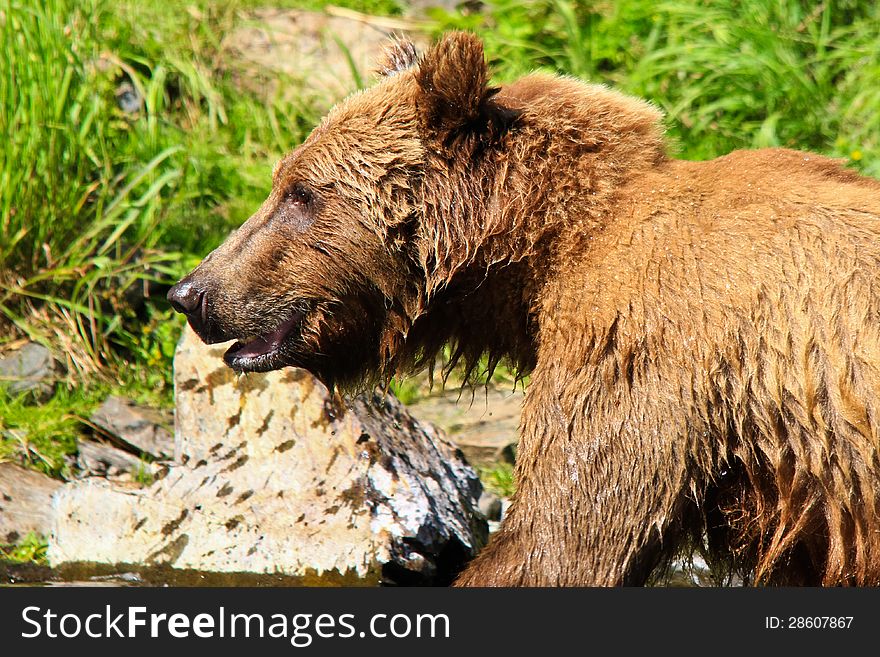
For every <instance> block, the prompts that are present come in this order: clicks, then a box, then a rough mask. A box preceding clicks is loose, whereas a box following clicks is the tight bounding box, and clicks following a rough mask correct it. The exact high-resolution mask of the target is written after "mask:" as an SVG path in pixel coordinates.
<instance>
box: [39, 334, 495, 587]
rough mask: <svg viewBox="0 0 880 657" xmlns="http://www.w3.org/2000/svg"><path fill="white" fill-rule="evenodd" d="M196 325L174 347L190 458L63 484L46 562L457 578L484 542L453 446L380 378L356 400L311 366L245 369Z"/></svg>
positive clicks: (355, 578)
mask: <svg viewBox="0 0 880 657" xmlns="http://www.w3.org/2000/svg"><path fill="white" fill-rule="evenodd" d="M224 350H225V347H223V346H220V347H218V346H211V347H206V346H205V345H203V344H202V343H201V342H200V341H199V340H198V338H196V337H195V335H194V334H193V333H192V332H191V331H190V330H189V329H188V328H187V329H186V331H185V334H184V336H183V338H182V340H181V343H180V344H179V346H178V350H177V353H176V356H175V395H176V402H177V412H176V426H175V442H176V453H177V456H178V458H179V461H180V464H179V465H172V466H169V467H168V469H167V474H166V475H165V476H164V477H163V478H162V479H161V480H159V481H157V482H155V483H154V484H153V485H151V486H150V487H148V488H145V489H139V490H137V489H133V488H130V489H126V488H122V487H119V486H116V485H113V484H111V483H109V482H106V481H102V480H99V479H88V480H85V481H81V482H76V483H73V484H71V485H68V486H65V487H64V488H63V489H61V490H60V491H59V492H58V494H56V496H55V498H54V514H53V528H52V534H51V537H50V542H49V554H48V556H49V561H50V563H51V564H52V565H53V566H56V565H60V564H65V563H71V562H82V561H92V562H99V563H107V564H121V563H127V564H154V565H167V566H171V567H173V568H178V569H194V570H202V571H214V572H251V573H278V574H285V575H292V576H299V577H302V578H303V581H304V582H306V583H311V584H315V583H334V584H340V583H348V584H353V583H359V584H375V583H379V582H386V583H398V584H414V583H419V584H423V583H448V582H449V581H450V579H451V578H452V576H453V575H454V574H455V572H456V571H457V570H458V569H459V568H460V567H461V566H462V565H463V564H464V562H465V561H466V560H467V559H469V558H470V557H471V556H473V555H474V554H475V552H476V551H477V550H478V549H479V548H480V547H481V546H482V545H483V544H484V542H485V540H486V536H487V527H486V522H485V520H484V519H483V517H482V515H481V514H480V512H479V510H478V508H477V500H478V499H479V496H480V492H481V486H480V482H479V479H478V477H477V475H476V473H475V472H474V471H473V470H472V469H471V468H470V466H468V465H467V464H466V463H465V462H464V460H463V459H462V458H461V457H460V454H459V453H458V452H457V450H456V449H455V447H454V446H453V445H451V444H449V443H447V442H446V441H445V440H444V439H443V438H442V436H441V435H440V434H439V432H438V431H437V430H436V429H435V428H433V427H432V426H430V425H428V424H423V423H420V422H418V421H417V420H415V419H414V418H413V417H411V416H410V415H409V414H408V413H407V411H406V409H405V408H404V407H403V406H402V405H401V404H400V403H399V402H398V401H397V400H396V399H394V398H393V397H390V396H388V397H386V396H383V395H381V394H378V393H374V394H371V395H364V396H361V397H358V398H356V399H354V400H352V401H351V402H349V403H345V402H343V400H342V399H341V398H340V397H338V396H336V395H332V394H330V393H329V392H328V391H327V389H326V388H324V386H323V385H321V384H320V383H319V382H318V381H317V380H315V379H314V378H313V377H312V376H311V375H310V374H308V373H306V372H305V371H303V370H296V369H285V370H281V371H278V372H270V373H268V374H250V375H247V376H246V377H239V376H238V375H236V374H235V373H234V372H233V371H232V370H230V369H228V368H227V367H226V366H225V365H224V364H223V362H222V359H221V355H222V354H223V352H224Z"/></svg>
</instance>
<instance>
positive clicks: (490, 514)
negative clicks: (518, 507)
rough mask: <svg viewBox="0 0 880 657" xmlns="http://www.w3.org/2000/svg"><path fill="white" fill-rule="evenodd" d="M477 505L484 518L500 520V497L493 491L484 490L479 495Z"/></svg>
mask: <svg viewBox="0 0 880 657" xmlns="http://www.w3.org/2000/svg"><path fill="white" fill-rule="evenodd" d="M479 507H480V512H481V513H482V514H483V515H484V516H485V517H486V520H494V521H498V520H501V498H500V497H498V496H497V495H496V494H495V493H490V492H489V491H487V490H484V491H483V494H482V495H480V503H479Z"/></svg>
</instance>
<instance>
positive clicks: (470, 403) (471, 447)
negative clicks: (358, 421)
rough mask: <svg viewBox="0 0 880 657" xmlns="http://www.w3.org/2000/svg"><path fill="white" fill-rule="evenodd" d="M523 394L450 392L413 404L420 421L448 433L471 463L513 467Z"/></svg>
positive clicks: (500, 391) (433, 395) (488, 390)
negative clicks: (505, 464)
mask: <svg viewBox="0 0 880 657" xmlns="http://www.w3.org/2000/svg"><path fill="white" fill-rule="evenodd" d="M522 401H523V392H522V391H521V390H515V391H509V390H499V389H496V388H488V389H481V388H478V389H477V390H475V391H471V390H470V389H463V390H462V389H460V388H454V389H448V390H441V391H440V392H437V393H434V394H431V395H428V396H427V397H423V398H422V399H419V400H417V401H416V402H415V403H413V404H410V406H409V410H410V412H411V413H412V414H413V415H415V416H416V417H417V418H419V419H420V420H425V421H427V422H430V423H432V424H435V425H437V426H439V427H440V428H442V429H443V430H444V431H446V432H447V433H448V435H449V439H450V440H452V441H453V442H454V443H455V444H456V445H457V446H458V448H459V449H460V450H461V451H462V452H463V453H464V455H465V457H466V458H467V460H468V462H469V463H472V464H474V465H491V464H495V463H498V462H499V461H500V462H504V463H513V462H514V459H515V457H516V444H517V440H518V433H517V430H518V427H519V418H520V411H521V409H522Z"/></svg>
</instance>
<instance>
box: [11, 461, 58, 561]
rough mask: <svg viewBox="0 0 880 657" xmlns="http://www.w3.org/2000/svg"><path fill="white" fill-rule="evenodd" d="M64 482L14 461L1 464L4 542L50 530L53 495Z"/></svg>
mask: <svg viewBox="0 0 880 657" xmlns="http://www.w3.org/2000/svg"><path fill="white" fill-rule="evenodd" d="M61 485H62V484H61V482H60V481H57V480H55V479H52V478H51V477H47V476H46V475H44V474H40V473H39V472H34V471H33V470H25V469H24V468H21V467H19V466H17V465H14V464H12V463H0V544H3V543H6V544H10V543H17V542H18V541H19V540H20V539H22V538H24V537H25V536H27V535H28V534H31V533H33V534H37V535H38V536H45V535H46V534H48V533H49V525H50V522H51V518H50V509H51V500H52V494H53V493H54V492H55V491H57V490H58V488H59V487H60V486H61Z"/></svg>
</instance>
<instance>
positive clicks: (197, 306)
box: [166, 276, 232, 344]
mask: <svg viewBox="0 0 880 657" xmlns="http://www.w3.org/2000/svg"><path fill="white" fill-rule="evenodd" d="M166 298H167V299H168V302H169V303H170V304H171V307H172V308H173V309H174V310H175V312H179V313H180V314H182V315H186V319H187V321H188V322H189V325H190V326H191V327H192V329H193V331H195V332H196V334H197V335H198V336H199V337H200V338H201V339H202V340H203V341H204V342H205V343H206V344H213V343H215V342H225V341H227V340H230V339H232V336H226V335H224V334H223V332H222V331H220V330H219V328H218V327H217V324H216V322H214V321H212V320H211V317H210V314H209V312H208V309H209V300H208V292H207V290H206V289H205V288H203V287H201V286H199V285H198V284H197V283H195V282H194V281H193V280H192V279H191V278H190V277H189V276H187V277H186V278H184V279H183V280H181V281H180V282H179V283H177V285H175V286H174V287H172V288H171V289H170V290H168V294H167V295H166Z"/></svg>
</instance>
